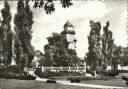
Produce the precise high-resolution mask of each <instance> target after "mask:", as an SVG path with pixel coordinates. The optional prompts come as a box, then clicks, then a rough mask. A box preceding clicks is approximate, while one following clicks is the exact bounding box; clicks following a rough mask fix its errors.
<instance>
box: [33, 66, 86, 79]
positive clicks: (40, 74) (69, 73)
mask: <svg viewBox="0 0 128 89" xmlns="http://www.w3.org/2000/svg"><path fill="white" fill-rule="evenodd" d="M34 73H35V75H37V76H38V77H41V78H50V77H52V78H54V77H58V78H59V77H61V78H62V77H64V76H83V75H84V73H79V72H76V71H56V72H54V71H50V70H47V71H44V72H42V70H41V68H38V69H36V71H35V72H34Z"/></svg>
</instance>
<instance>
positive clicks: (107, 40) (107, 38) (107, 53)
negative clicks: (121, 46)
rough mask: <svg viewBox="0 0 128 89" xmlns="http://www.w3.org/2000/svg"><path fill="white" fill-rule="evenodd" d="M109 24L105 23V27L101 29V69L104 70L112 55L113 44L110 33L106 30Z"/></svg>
mask: <svg viewBox="0 0 128 89" xmlns="http://www.w3.org/2000/svg"><path fill="white" fill-rule="evenodd" d="M108 27H109V22H107V23H106V26H104V27H103V37H102V53H103V56H104V58H103V61H102V65H103V69H106V68H107V66H108V65H109V64H110V62H111V61H112V54H113V43H114V39H113V38H112V32H111V31H110V30H109V29H108Z"/></svg>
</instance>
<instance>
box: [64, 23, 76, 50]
mask: <svg viewBox="0 0 128 89" xmlns="http://www.w3.org/2000/svg"><path fill="white" fill-rule="evenodd" d="M62 34H63V35H64V36H65V37H66V39H67V41H68V43H69V45H68V48H69V49H75V48H76V46H75V44H76V39H75V31H74V26H73V25H72V24H71V23H70V22H69V21H67V22H66V23H65V24H64V31H63V32H62Z"/></svg>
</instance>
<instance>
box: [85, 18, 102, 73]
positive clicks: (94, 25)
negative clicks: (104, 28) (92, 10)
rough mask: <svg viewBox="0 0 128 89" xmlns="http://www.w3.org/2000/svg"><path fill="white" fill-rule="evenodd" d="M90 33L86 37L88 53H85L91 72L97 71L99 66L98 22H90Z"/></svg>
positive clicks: (99, 25) (99, 38) (99, 28)
mask: <svg viewBox="0 0 128 89" xmlns="http://www.w3.org/2000/svg"><path fill="white" fill-rule="evenodd" d="M90 27H91V31H90V34H89V36H88V43H89V47H88V50H89V52H88V53H87V59H86V61H87V65H89V66H90V68H91V70H93V71H94V70H97V69H98V67H99V65H101V63H100V62H101V42H100V41H101V35H100V30H101V24H100V22H94V21H92V20H91V21H90Z"/></svg>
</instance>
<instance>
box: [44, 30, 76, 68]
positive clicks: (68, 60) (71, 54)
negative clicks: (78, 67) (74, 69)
mask: <svg viewBox="0 0 128 89" xmlns="http://www.w3.org/2000/svg"><path fill="white" fill-rule="evenodd" d="M47 39H48V44H46V45H45V46H44V51H45V54H44V57H45V60H46V61H45V63H48V64H47V65H46V66H75V61H77V60H78V57H77V54H76V51H75V50H73V49H68V44H69V43H68V42H67V39H66V37H65V36H63V35H62V34H57V33H53V34H52V36H50V37H48V38H47Z"/></svg>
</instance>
